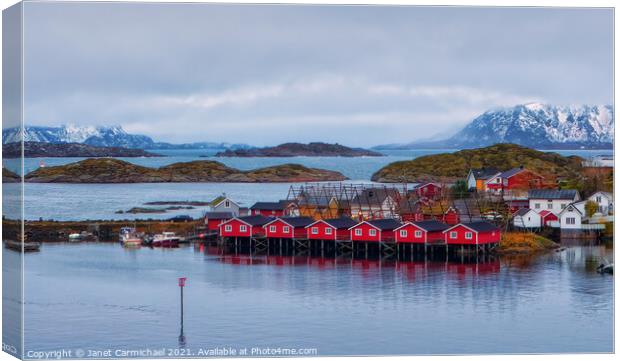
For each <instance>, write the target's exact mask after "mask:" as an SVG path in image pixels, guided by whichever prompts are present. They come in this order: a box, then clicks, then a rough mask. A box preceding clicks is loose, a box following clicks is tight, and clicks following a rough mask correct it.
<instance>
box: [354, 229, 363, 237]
mask: <svg viewBox="0 0 620 361" xmlns="http://www.w3.org/2000/svg"><path fill="white" fill-rule="evenodd" d="M355 235H356V236H361V235H362V229H361V228H356V229H355Z"/></svg>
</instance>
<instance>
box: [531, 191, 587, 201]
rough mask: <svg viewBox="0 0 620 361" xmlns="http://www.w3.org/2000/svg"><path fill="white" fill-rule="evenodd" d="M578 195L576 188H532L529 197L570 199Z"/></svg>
mask: <svg viewBox="0 0 620 361" xmlns="http://www.w3.org/2000/svg"><path fill="white" fill-rule="evenodd" d="M576 195H577V190H576V189H561V190H557V189H530V190H529V191H528V194H527V197H528V198H529V199H568V200H573V199H575V196H576Z"/></svg>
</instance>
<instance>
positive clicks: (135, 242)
mask: <svg viewBox="0 0 620 361" xmlns="http://www.w3.org/2000/svg"><path fill="white" fill-rule="evenodd" d="M121 243H122V244H123V246H125V247H140V246H141V245H142V238H140V237H139V236H138V235H137V234H135V233H127V234H125V235H124V236H123V238H122V239H121Z"/></svg>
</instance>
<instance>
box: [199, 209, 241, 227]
mask: <svg viewBox="0 0 620 361" xmlns="http://www.w3.org/2000/svg"><path fill="white" fill-rule="evenodd" d="M234 217H235V216H234V215H233V213H232V212H207V213H206V214H205V225H206V226H207V229H208V230H210V231H217V230H218V229H219V226H220V223H222V222H226V221H228V220H230V219H233V218H234Z"/></svg>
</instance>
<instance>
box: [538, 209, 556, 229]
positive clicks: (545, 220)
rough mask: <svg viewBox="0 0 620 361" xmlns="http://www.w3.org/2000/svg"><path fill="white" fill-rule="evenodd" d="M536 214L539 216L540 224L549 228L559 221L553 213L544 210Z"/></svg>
mask: <svg viewBox="0 0 620 361" xmlns="http://www.w3.org/2000/svg"><path fill="white" fill-rule="evenodd" d="M538 214H540V219H541V220H540V222H541V224H542V225H543V226H547V227H549V226H551V224H552V223H556V222H558V221H559V218H558V216H556V215H555V214H554V213H553V212H551V211H548V210H544V211H540V212H538Z"/></svg>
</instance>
